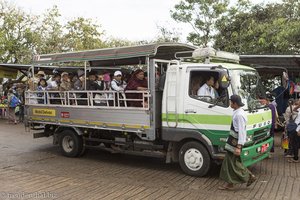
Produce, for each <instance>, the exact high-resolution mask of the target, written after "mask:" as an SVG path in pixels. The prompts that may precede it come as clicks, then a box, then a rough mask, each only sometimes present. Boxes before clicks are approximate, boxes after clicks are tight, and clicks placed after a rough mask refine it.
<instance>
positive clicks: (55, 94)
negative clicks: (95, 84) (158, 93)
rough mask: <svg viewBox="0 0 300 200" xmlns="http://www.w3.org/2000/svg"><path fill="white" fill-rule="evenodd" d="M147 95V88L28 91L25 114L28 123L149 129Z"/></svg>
mask: <svg viewBox="0 0 300 200" xmlns="http://www.w3.org/2000/svg"><path fill="white" fill-rule="evenodd" d="M132 95H133V96H132ZM149 98H150V94H149V92H148V91H126V92H115V91H64V92H61V91H27V92H26V93H25V113H26V114H25V117H26V121H27V122H28V123H29V124H35V123H38V124H53V125H59V126H72V127H82V128H94V129H106V130H117V131H128V132H137V133H141V134H142V133H147V131H149V129H150V123H151V116H150V115H151V114H150V112H149V105H148V102H149ZM138 106H139V107H138Z"/></svg>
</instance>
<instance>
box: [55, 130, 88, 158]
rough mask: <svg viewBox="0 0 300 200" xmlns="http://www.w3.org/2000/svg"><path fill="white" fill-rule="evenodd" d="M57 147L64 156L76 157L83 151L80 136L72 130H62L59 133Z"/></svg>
mask: <svg viewBox="0 0 300 200" xmlns="http://www.w3.org/2000/svg"><path fill="white" fill-rule="evenodd" d="M59 147H60V151H61V153H62V155H64V156H66V157H77V156H80V154H81V153H83V151H84V146H83V139H82V137H80V136H79V135H77V133H75V132H74V131H72V130H64V131H63V132H61V133H60V134H59Z"/></svg>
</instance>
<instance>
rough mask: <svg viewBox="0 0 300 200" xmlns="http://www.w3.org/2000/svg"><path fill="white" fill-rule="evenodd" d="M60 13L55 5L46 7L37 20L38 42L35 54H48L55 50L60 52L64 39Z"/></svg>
mask: <svg viewBox="0 0 300 200" xmlns="http://www.w3.org/2000/svg"><path fill="white" fill-rule="evenodd" d="M59 17H61V14H60V13H59V10H58V8H57V6H54V7H53V8H51V9H48V10H47V12H46V13H45V14H43V15H42V16H41V21H40V22H39V23H40V24H39V28H38V31H39V43H38V45H37V46H36V52H35V53H37V54H48V53H55V52H62V51H63V50H64V48H65V41H64V38H63V27H62V25H61V24H60V22H59Z"/></svg>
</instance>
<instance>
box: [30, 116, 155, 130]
mask: <svg viewBox="0 0 300 200" xmlns="http://www.w3.org/2000/svg"><path fill="white" fill-rule="evenodd" d="M31 120H32V121H49V122H56V120H55V119H53V118H40V117H32V118H31ZM57 122H60V123H66V124H70V123H73V124H74V123H75V124H84V125H91V126H92V125H97V126H103V125H105V126H109V127H120V128H122V127H124V128H132V129H141V128H143V129H149V128H150V127H149V126H143V125H131V124H117V123H104V122H89V121H84V120H77V119H75V120H74V119H73V120H67V119H60V120H58V121H57Z"/></svg>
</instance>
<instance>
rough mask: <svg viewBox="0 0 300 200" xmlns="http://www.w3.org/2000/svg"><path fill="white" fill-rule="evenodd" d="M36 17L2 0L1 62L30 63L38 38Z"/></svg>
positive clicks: (0, 21) (0, 25)
mask: <svg viewBox="0 0 300 200" xmlns="http://www.w3.org/2000/svg"><path fill="white" fill-rule="evenodd" d="M36 28H37V27H36V25H35V18H34V17H32V16H30V15H28V14H26V13H24V12H23V11H21V10H20V9H18V8H16V7H14V6H12V5H10V4H8V3H7V2H5V1H0V62H4V63H29V62H30V60H31V58H32V51H33V49H34V46H35V44H36V43H37V40H38V35H37V33H36Z"/></svg>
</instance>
